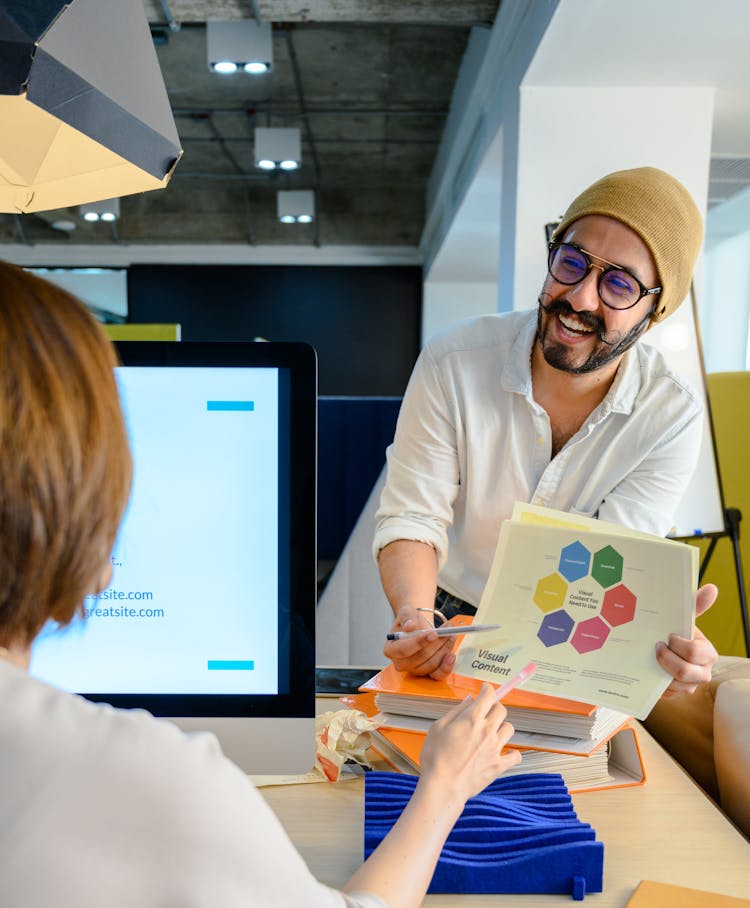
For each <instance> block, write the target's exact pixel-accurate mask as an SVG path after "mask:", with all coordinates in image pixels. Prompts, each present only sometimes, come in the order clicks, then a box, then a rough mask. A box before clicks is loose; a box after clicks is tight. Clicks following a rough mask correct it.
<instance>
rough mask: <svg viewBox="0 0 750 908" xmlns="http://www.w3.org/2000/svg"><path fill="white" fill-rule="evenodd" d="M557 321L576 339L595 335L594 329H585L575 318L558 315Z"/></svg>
mask: <svg viewBox="0 0 750 908" xmlns="http://www.w3.org/2000/svg"><path fill="white" fill-rule="evenodd" d="M557 320H558V321H559V322H560V324H561V325H562V326H563V328H564V329H565V330H566V331H567V332H568V333H569V334H574V335H576V337H586V336H587V335H589V334H595V333H596V332H595V330H594V328H587V327H586V325H584V324H583V322H580V321H579V320H578V319H577V318H571V316H569V315H563V314H562V313H558V314H557Z"/></svg>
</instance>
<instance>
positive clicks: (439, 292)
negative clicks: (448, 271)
mask: <svg viewBox="0 0 750 908" xmlns="http://www.w3.org/2000/svg"><path fill="white" fill-rule="evenodd" d="M496 309H497V282H496V281H486V282H482V283H469V282H467V281H456V282H452V281H426V282H425V285H424V296H423V298H422V345H423V346H424V344H425V343H426V342H427V341H428V340H429V339H430V338H431V337H433V336H434V335H435V334H438V333H439V332H441V331H444V330H445V329H446V328H448V327H450V326H451V325H454V324H455V323H456V322H459V321H462V320H463V319H465V318H471V317H472V316H475V315H485V314H486V313H487V312H495V310H496Z"/></svg>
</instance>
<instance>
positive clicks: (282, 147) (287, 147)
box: [254, 126, 302, 171]
mask: <svg viewBox="0 0 750 908" xmlns="http://www.w3.org/2000/svg"><path fill="white" fill-rule="evenodd" d="M254 152H255V166H256V167H259V168H260V169H261V170H276V169H279V170H287V171H290V170H297V169H298V168H299V167H300V165H301V164H302V139H301V136H300V131H299V129H298V128H297V127H290V128H288V129H272V128H270V127H265V126H258V127H256V129H255V131H254Z"/></svg>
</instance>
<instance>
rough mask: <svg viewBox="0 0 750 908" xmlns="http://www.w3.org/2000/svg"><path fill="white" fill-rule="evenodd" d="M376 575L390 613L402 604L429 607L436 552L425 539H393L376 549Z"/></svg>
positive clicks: (432, 601)
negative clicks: (377, 570)
mask: <svg viewBox="0 0 750 908" xmlns="http://www.w3.org/2000/svg"><path fill="white" fill-rule="evenodd" d="M378 567H379V568H380V579H381V582H382V584H383V589H384V590H385V595H386V596H387V597H388V601H389V602H390V604H391V608H392V609H393V611H394V614H395V613H396V612H398V610H399V609H400V608H401V607H402V606H404V605H410V606H412V607H413V608H433V607H434V604H435V592H436V591H437V555H436V553H435V549H434V548H433V547H432V546H431V545H429V544H428V543H426V542H416V541H415V540H413V539H397V540H396V541H395V542H391V543H390V544H389V545H387V546H385V548H383V549H381V550H380V555H379V556H378Z"/></svg>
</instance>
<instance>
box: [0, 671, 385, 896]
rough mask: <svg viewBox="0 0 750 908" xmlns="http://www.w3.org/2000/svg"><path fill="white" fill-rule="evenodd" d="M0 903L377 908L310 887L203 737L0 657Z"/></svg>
mask: <svg viewBox="0 0 750 908" xmlns="http://www.w3.org/2000/svg"><path fill="white" fill-rule="evenodd" d="M0 779H1V780H2V797H0V881H1V882H2V896H1V897H0V901H1V902H2V905H3V908H49V906H51V905H54V906H55V908H84V906H95V905H96V906H106V908H134V906H137V908H234V906H236V908H253V906H257V908H269V906H274V908H276V906H279V908H284V906H300V905H304V906H305V908H385V906H384V903H383V902H382V900H381V899H379V898H377V897H375V896H372V895H368V894H364V893H363V894H355V895H346V896H345V895H344V894H343V893H341V892H338V891H336V890H333V889H330V888H329V887H328V886H324V885H323V884H322V883H319V882H318V881H317V880H316V879H315V878H314V877H313V876H312V874H311V873H310V871H309V870H308V868H307V866H306V865H305V863H304V861H303V860H302V858H301V857H300V855H299V854H298V853H297V851H296V850H295V848H294V846H293V845H292V843H291V842H290V841H289V838H288V836H287V835H286V833H285V832H284V830H283V828H282V826H281V824H280V823H279V821H278V820H277V818H276V816H275V815H274V814H273V812H272V811H271V809H270V808H269V807H268V805H267V804H266V802H265V801H264V800H263V798H262V797H261V795H260V794H259V793H258V792H257V791H256V789H255V788H254V787H253V785H252V783H251V782H250V781H249V779H248V778H247V776H245V775H244V774H243V773H242V772H241V771H240V770H239V769H238V768H237V767H236V766H235V765H234V764H233V763H230V761H229V760H227V759H226V758H225V757H224V756H223V754H222V753H221V750H220V748H219V746H218V743H217V741H216V739H215V738H214V737H213V735H210V734H199V735H185V734H183V733H182V732H181V731H179V730H178V729H177V728H176V727H175V726H173V725H172V724H171V723H169V722H166V721H160V720H157V719H154V718H153V717H152V716H150V715H149V714H148V713H145V712H143V711H140V710H132V711H124V710H116V709H113V708H112V707H109V706H106V705H100V704H94V703H90V702H88V701H86V700H84V699H82V698H80V697H77V696H74V695H72V694H67V693H63V692H61V691H59V690H56V689H55V688H53V687H50V686H49V685H46V684H43V683H41V682H40V681H37V680H36V679H34V678H32V677H30V676H29V675H28V674H27V673H26V672H24V671H22V670H21V669H19V668H16V667H15V666H13V665H11V664H10V663H8V662H6V661H5V660H3V659H0Z"/></svg>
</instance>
